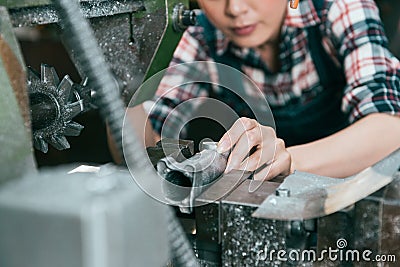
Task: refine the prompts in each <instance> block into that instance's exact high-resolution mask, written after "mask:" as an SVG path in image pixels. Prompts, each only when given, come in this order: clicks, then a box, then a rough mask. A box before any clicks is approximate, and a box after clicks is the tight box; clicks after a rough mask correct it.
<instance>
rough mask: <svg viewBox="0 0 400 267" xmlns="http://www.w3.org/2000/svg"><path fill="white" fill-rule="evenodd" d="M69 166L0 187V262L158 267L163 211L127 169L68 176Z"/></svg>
mask: <svg viewBox="0 0 400 267" xmlns="http://www.w3.org/2000/svg"><path fill="white" fill-rule="evenodd" d="M75 166H76V165H75ZM73 168H74V167H72V166H71V167H70V166H63V167H57V168H51V169H47V170H43V171H41V172H40V173H39V174H37V175H34V174H30V175H27V176H24V177H21V179H18V180H15V181H10V182H8V183H6V184H4V185H3V186H2V187H0V214H1V215H2V216H0V236H1V238H0V265H1V266H30V267H54V266H59V267H66V266H68V267H69V266H80V267H94V266H96V267H107V266H113V267H134V266H165V265H166V263H167V261H168V258H169V255H168V248H169V247H170V246H169V244H168V238H167V225H168V223H167V218H166V217H167V216H166V214H167V208H168V207H167V206H165V205H162V204H161V203H159V202H157V201H155V200H153V199H151V198H149V197H148V196H147V195H146V194H145V193H144V192H143V191H142V190H141V189H140V188H139V187H138V186H137V185H136V183H135V182H134V181H133V180H132V178H131V176H130V174H129V172H128V171H127V170H123V169H120V168H117V167H115V166H113V165H104V166H100V168H98V169H99V170H98V171H96V172H95V173H82V172H75V173H71V174H67V173H68V172H71V171H72V170H73ZM138 203H140V205H138ZM144 215H145V216H144ZM21 255H23V257H21Z"/></svg>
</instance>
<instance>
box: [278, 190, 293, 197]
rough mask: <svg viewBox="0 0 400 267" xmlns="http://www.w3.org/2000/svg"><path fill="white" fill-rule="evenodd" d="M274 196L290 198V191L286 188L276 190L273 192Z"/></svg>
mask: <svg viewBox="0 0 400 267" xmlns="http://www.w3.org/2000/svg"><path fill="white" fill-rule="evenodd" d="M275 195H276V196H278V197H290V190H289V189H287V188H278V189H276V191H275Z"/></svg>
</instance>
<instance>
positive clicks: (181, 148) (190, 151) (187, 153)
mask: <svg viewBox="0 0 400 267" xmlns="http://www.w3.org/2000/svg"><path fill="white" fill-rule="evenodd" d="M146 152H147V155H148V156H149V159H150V161H151V163H152V164H153V167H154V168H157V163H158V162H159V161H160V160H161V159H163V158H165V157H166V156H170V155H173V157H174V158H175V159H177V160H178V161H183V160H184V159H186V158H190V157H192V156H193V155H194V142H193V141H190V140H182V139H180V140H175V139H170V138H164V139H162V140H160V141H158V142H157V144H156V146H154V147H147V148H146Z"/></svg>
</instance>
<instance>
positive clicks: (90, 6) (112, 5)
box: [0, 0, 144, 27]
mask: <svg viewBox="0 0 400 267" xmlns="http://www.w3.org/2000/svg"><path fill="white" fill-rule="evenodd" d="M3 2H4V0H3V1H1V0H0V5H5V6H6V7H8V8H9V12H10V16H11V21H12V23H13V26H14V27H22V26H33V25H43V24H50V23H57V22H58V21H59V18H58V15H57V12H56V10H55V8H54V6H53V5H52V3H51V1H42V2H40V1H12V2H11V1H6V3H3ZM79 2H80V7H81V11H82V13H83V15H84V16H85V17H86V18H95V17H104V16H112V15H117V14H123V13H132V12H136V11H140V10H143V9H144V4H143V1H142V0H113V1H109V0H79Z"/></svg>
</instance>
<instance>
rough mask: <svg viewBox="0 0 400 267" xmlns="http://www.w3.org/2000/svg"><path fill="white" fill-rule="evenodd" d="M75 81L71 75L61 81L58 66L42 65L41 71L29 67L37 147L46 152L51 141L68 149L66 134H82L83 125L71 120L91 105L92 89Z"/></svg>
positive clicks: (35, 144)
mask: <svg viewBox="0 0 400 267" xmlns="http://www.w3.org/2000/svg"><path fill="white" fill-rule="evenodd" d="M85 83H86V80H84V81H83V83H82V84H80V85H78V84H75V83H74V82H73V81H72V80H71V79H70V78H69V76H68V75H66V76H65V77H64V78H63V79H62V80H61V81H60V79H59V77H58V75H57V73H56V70H55V69H54V68H53V67H51V66H49V65H46V64H42V65H41V73H40V76H39V74H37V73H35V72H34V70H32V69H30V68H29V69H28V93H29V99H30V111H31V117H32V135H33V142H34V147H35V148H36V149H38V150H40V151H42V152H44V153H47V151H48V144H51V145H52V146H54V147H55V148H56V149H58V150H63V149H68V148H69V147H70V146H69V143H68V141H67V139H66V136H79V135H80V133H81V131H82V129H83V128H84V127H83V126H82V125H80V124H78V123H76V122H74V121H72V119H73V118H74V117H76V116H77V115H78V114H80V113H81V112H83V111H85V110H88V109H89V107H90V90H89V89H87V88H85Z"/></svg>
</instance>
